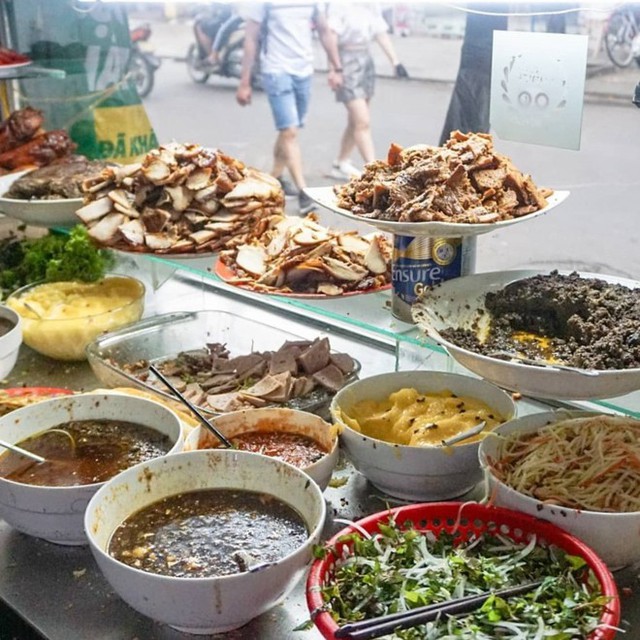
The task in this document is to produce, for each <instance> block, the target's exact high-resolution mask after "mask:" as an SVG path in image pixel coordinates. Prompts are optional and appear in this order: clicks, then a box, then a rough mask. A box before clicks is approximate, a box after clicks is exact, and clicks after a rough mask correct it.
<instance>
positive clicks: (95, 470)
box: [0, 420, 171, 487]
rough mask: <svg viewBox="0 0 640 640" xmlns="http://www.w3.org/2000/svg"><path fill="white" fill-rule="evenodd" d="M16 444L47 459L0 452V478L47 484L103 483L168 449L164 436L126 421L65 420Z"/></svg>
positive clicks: (167, 440) (25, 482) (40, 484)
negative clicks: (38, 459) (39, 459)
mask: <svg viewBox="0 0 640 640" xmlns="http://www.w3.org/2000/svg"><path fill="white" fill-rule="evenodd" d="M62 431H63V432H66V433H68V434H69V436H71V437H69V436H68V435H65V433H62ZM72 439H73V442H72ZM74 443H75V446H74ZM17 444H18V446H20V447H22V448H23V449H26V450H27V451H31V452H33V453H37V454H38V455H40V456H42V457H43V458H45V460H46V462H42V463H38V462H34V461H33V460H29V459H28V458H26V457H25V456H22V455H20V454H19V453H14V452H13V451H8V452H7V453H4V454H2V455H0V477H4V478H7V479H8V480H13V481H14V482H22V483H24V484H34V485H38V486H48V487H69V486H76V485H83V484H93V483H94V482H104V481H105V480H108V479H109V478H112V477H113V476H115V475H116V474H118V473H120V472H121V471H124V470H125V469H128V468H129V467H132V466H133V465H135V464H138V463H139V462H144V461H145V460H150V459H151V458H156V457H158V456H161V455H164V454H165V453H167V452H168V451H169V449H171V441H170V439H169V437H168V436H166V435H164V434H162V433H160V432H159V431H156V430H155V429H152V428H151V427H145V426H143V425H140V424H135V423H133V422H125V421H124V420H73V421H70V422H63V423H62V424H59V425H56V426H55V427H52V428H51V429H47V430H46V431H43V432H41V433H38V434H36V435H34V436H31V437H29V438H26V439H25V440H22V441H21V442H18V443H17Z"/></svg>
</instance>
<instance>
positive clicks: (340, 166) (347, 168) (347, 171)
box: [329, 160, 362, 180]
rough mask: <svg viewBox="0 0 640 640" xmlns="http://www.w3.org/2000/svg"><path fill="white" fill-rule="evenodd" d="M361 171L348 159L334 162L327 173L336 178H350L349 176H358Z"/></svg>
mask: <svg viewBox="0 0 640 640" xmlns="http://www.w3.org/2000/svg"><path fill="white" fill-rule="evenodd" d="M361 174H362V171H360V169H358V167H356V166H354V165H353V164H351V162H350V161H349V160H343V161H342V162H338V161H336V162H334V163H333V166H332V167H331V172H330V173H329V175H330V176H331V177H332V178H335V179H336V180H351V178H359V177H360V175H361Z"/></svg>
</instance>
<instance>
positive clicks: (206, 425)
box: [149, 364, 233, 448]
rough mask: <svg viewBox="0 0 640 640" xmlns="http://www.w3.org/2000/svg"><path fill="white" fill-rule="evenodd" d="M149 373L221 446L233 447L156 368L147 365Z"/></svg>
mask: <svg viewBox="0 0 640 640" xmlns="http://www.w3.org/2000/svg"><path fill="white" fill-rule="evenodd" d="M149 371H151V372H152V373H153V374H154V375H155V376H156V377H157V378H159V379H160V380H161V381H162V382H163V383H164V384H165V385H166V386H167V387H168V388H169V389H171V391H172V392H173V395H174V396H175V397H176V398H178V400H180V402H182V403H183V404H184V405H185V406H187V407H189V409H191V411H192V412H193V413H194V414H195V416H196V417H197V418H198V420H200V423H201V424H202V426H203V427H204V428H205V429H207V430H208V431H211V433H213V435H214V436H215V437H216V438H218V440H220V442H222V444H223V445H224V446H225V447H229V448H231V447H233V445H232V444H231V442H230V441H229V440H228V439H227V438H226V437H225V435H224V434H223V433H220V431H218V429H216V428H215V427H214V426H213V425H212V424H211V423H210V422H209V421H208V420H207V419H206V418H205V417H204V416H203V415H202V413H200V410H199V409H198V407H196V406H195V405H194V404H193V403H192V402H191V401H190V400H187V399H186V398H185V397H184V396H183V395H182V394H181V393H180V392H179V391H178V390H177V389H176V388H175V387H174V386H173V385H172V384H171V383H170V382H169V381H168V380H167V379H166V378H165V377H164V375H162V374H161V373H160V372H159V371H158V369H156V367H154V366H153V365H152V364H150V365H149Z"/></svg>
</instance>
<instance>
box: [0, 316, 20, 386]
mask: <svg viewBox="0 0 640 640" xmlns="http://www.w3.org/2000/svg"><path fill="white" fill-rule="evenodd" d="M0 318H4V319H5V320H9V322H12V323H13V325H14V326H13V329H10V330H9V331H8V332H7V333H5V334H4V335H3V336H0V380H2V379H4V378H6V377H7V376H8V375H9V374H10V373H11V370H12V369H13V367H15V365H16V360H17V359H18V352H19V351H20V345H21V344H22V319H21V318H20V316H19V315H18V314H17V313H16V312H15V311H14V310H13V309H9V307H5V306H4V305H0Z"/></svg>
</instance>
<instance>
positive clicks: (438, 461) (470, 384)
mask: <svg viewBox="0 0 640 640" xmlns="http://www.w3.org/2000/svg"><path fill="white" fill-rule="evenodd" d="M406 388H414V389H416V390H417V391H418V392H419V393H427V392H429V391H432V392H434V391H445V390H448V391H451V392H452V393H455V394H456V395H458V396H470V397H473V398H477V399H479V400H482V401H483V402H485V403H486V404H488V405H489V406H490V407H491V408H492V409H495V411H496V412H498V413H499V414H500V415H501V416H502V417H503V418H504V419H505V420H508V419H510V418H512V417H514V415H515V412H516V409H515V404H514V402H513V400H512V398H511V396H510V395H509V394H507V393H505V392H504V391H502V390H501V389H499V388H498V387H495V386H494V385H492V384H490V383H488V382H485V381H484V380H479V379H476V378H471V377H468V376H463V375H458V374H454V373H444V372H439V371H399V372H395V373H384V374H381V375H378V376H373V377H371V378H364V379H363V380H358V381H357V382H353V383H352V384H350V385H348V386H346V387H345V388H344V389H342V390H341V391H339V392H338V393H337V394H336V396H335V397H334V399H333V402H332V403H331V415H332V416H333V419H334V421H335V422H336V423H337V424H338V426H339V427H340V428H341V431H340V440H341V441H342V444H343V446H344V448H345V451H346V453H347V456H348V457H349V458H350V459H351V461H352V462H353V464H354V466H355V467H356V469H358V471H360V473H362V475H364V476H366V478H367V479H368V480H369V481H370V482H371V483H372V484H373V485H375V486H376V487H377V488H378V489H380V490H381V491H384V492H385V493H388V494H389V495H391V496H395V497H397V498H402V499H404V500H411V501H414V502H420V501H434V500H448V499H450V498H454V497H457V496H460V495H462V494H464V493H466V492H467V491H469V490H470V489H472V488H473V487H474V486H475V485H476V484H477V483H478V482H479V481H480V480H481V479H482V471H481V469H480V463H479V462H478V446H479V442H477V441H476V442H470V443H468V444H465V443H463V442H462V443H460V444H458V445H455V446H454V447H447V448H444V447H414V446H405V445H398V444H389V443H388V442H384V441H382V440H377V439H375V438H371V437H369V436H365V435H363V434H362V433H360V432H358V431H356V430H354V429H352V428H351V427H349V426H348V425H347V424H345V423H344V422H343V421H342V419H341V412H342V411H344V412H345V413H346V414H347V415H349V414H350V412H351V408H352V407H353V406H354V405H355V404H356V403H358V402H361V401H362V400H372V399H373V400H379V401H380V400H385V399H387V398H388V397H389V395H390V394H392V393H394V392H395V391H399V390H400V389H406Z"/></svg>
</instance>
